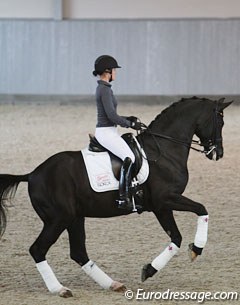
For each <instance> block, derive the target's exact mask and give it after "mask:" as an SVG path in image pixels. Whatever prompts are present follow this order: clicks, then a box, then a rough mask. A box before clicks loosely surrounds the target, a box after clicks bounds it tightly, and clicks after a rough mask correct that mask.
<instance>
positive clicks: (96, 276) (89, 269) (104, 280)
mask: <svg viewBox="0 0 240 305" xmlns="http://www.w3.org/2000/svg"><path fill="white" fill-rule="evenodd" d="M82 269H83V270H84V271H85V272H86V274H87V275H89V276H90V277H91V278H92V279H93V280H94V281H95V282H96V283H98V284H99V285H100V286H101V287H102V288H104V289H109V288H110V287H111V285H112V283H113V280H112V279H111V278H110V277H109V276H108V275H107V274H106V273H105V272H103V271H102V270H101V269H100V268H99V267H98V266H97V265H96V264H95V263H94V262H93V261H91V260H90V261H89V262H87V263H86V264H85V265H84V266H82Z"/></svg>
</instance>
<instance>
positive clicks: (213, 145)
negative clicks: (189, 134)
mask: <svg viewBox="0 0 240 305" xmlns="http://www.w3.org/2000/svg"><path fill="white" fill-rule="evenodd" d="M219 115H221V116H223V113H222V112H221V111H219V103H218V102H216V107H215V108H214V109H213V118H212V119H213V131H212V136H211V138H210V139H208V140H206V141H202V140H192V141H191V142H190V143H189V142H186V141H183V140H180V139H177V138H174V137H171V136H167V135H164V134H160V133H156V132H153V131H152V130H151V129H150V128H149V127H147V126H146V125H145V124H144V123H142V122H141V125H142V129H141V131H140V132H137V134H138V135H141V134H143V133H144V134H148V135H149V136H151V137H152V138H153V140H154V142H155V144H156V146H157V148H158V153H159V157H158V158H157V159H153V160H151V159H149V158H146V157H145V159H147V160H148V161H152V162H157V161H158V160H159V158H160V155H161V148H160V145H159V143H158V141H157V139H156V138H161V139H165V140H167V141H171V142H173V143H176V144H179V145H183V146H185V147H187V148H189V149H192V150H194V151H197V152H199V153H204V154H205V155H206V156H208V155H209V154H210V153H212V152H213V151H216V149H217V146H218V143H220V142H222V137H218V134H219ZM208 121H209V120H206V122H208ZM142 144H143V143H141V145H142ZM192 145H198V146H200V147H204V149H199V148H196V147H194V146H192ZM206 148H207V149H206ZM143 157H144V156H143Z"/></svg>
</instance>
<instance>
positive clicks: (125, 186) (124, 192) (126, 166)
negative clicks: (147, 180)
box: [116, 157, 133, 210]
mask: <svg viewBox="0 0 240 305" xmlns="http://www.w3.org/2000/svg"><path fill="white" fill-rule="evenodd" d="M132 164H133V163H132V160H131V159H130V158H128V157H127V158H125V159H124V161H123V164H122V168H121V173H120V180H119V199H118V200H116V203H117V204H118V207H119V208H123V209H130V210H132V202H131V195H130V192H129V189H130V185H131V181H132V177H131V169H132Z"/></svg>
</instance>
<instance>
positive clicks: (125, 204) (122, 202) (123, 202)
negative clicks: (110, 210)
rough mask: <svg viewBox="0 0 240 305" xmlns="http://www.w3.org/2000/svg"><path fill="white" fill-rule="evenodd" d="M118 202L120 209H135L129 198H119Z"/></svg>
mask: <svg viewBox="0 0 240 305" xmlns="http://www.w3.org/2000/svg"><path fill="white" fill-rule="evenodd" d="M116 203H117V206H118V208H119V209H122V210H128V211H132V210H133V204H132V202H131V200H130V199H129V198H126V199H117V200H116Z"/></svg>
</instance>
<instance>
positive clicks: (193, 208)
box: [165, 194, 209, 261]
mask: <svg viewBox="0 0 240 305" xmlns="http://www.w3.org/2000/svg"><path fill="white" fill-rule="evenodd" d="M165 205H166V206H167V207H169V208H171V209H172V210H175V211H186V212H193V213H195V214H196V215H198V222H197V231H196V234H195V239H194V243H192V244H190V245H189V254H190V259H191V261H194V260H195V259H196V258H197V256H198V255H201V254H202V251H203V248H204V247H205V245H206V243H207V238H208V220H209V216H208V212H207V210H206V208H205V206H204V205H202V204H201V203H199V202H196V201H193V200H191V199H189V198H187V197H184V196H182V195H179V194H172V195H170V196H169V197H168V200H166V201H165Z"/></svg>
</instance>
